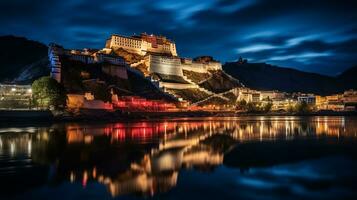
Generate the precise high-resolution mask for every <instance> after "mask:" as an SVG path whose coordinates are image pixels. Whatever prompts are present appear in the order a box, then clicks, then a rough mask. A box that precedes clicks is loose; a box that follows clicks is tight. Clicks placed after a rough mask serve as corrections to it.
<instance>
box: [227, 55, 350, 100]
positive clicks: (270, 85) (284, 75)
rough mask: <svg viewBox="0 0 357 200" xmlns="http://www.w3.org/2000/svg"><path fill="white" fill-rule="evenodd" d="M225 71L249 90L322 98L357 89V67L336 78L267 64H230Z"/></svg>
mask: <svg viewBox="0 0 357 200" xmlns="http://www.w3.org/2000/svg"><path fill="white" fill-rule="evenodd" d="M223 69H224V71H226V72H227V73H228V74H230V75H232V76H233V77H234V78H236V79H238V80H240V81H241V82H242V83H244V84H245V86H246V87H249V88H253V89H257V90H280V91H284V92H305V93H315V94H321V95H327V94H333V93H339V92H343V91H344V90H348V89H357V87H356V86H357V84H356V83H357V80H356V78H355V77H357V66H355V67H352V68H350V69H348V70H347V71H345V72H343V73H342V74H341V75H339V76H336V77H331V76H326V75H321V74H316V73H310V72H303V71H299V70H296V69H291V68H284V67H277V66H273V65H269V64H266V63H238V62H227V63H225V64H224V65H223Z"/></svg>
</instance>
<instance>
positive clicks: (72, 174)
mask: <svg viewBox="0 0 357 200" xmlns="http://www.w3.org/2000/svg"><path fill="white" fill-rule="evenodd" d="M75 179H76V177H75V175H74V173H73V172H71V175H70V177H69V180H70V181H71V183H73V182H74V180H75Z"/></svg>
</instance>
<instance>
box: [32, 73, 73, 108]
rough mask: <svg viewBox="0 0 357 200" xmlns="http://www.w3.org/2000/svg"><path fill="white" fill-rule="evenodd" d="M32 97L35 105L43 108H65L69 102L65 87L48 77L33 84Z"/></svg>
mask: <svg viewBox="0 0 357 200" xmlns="http://www.w3.org/2000/svg"><path fill="white" fill-rule="evenodd" d="M32 96H33V100H34V104H35V105H36V106H38V107H42V108H49V107H50V106H54V107H55V108H60V107H64V106H65V105H66V100H67V96H66V91H65V89H64V87H63V85H61V84H59V83H58V82H57V81H56V80H55V79H52V78H51V77H48V76H44V77H41V78H39V79H37V80H35V81H34V82H33V84H32Z"/></svg>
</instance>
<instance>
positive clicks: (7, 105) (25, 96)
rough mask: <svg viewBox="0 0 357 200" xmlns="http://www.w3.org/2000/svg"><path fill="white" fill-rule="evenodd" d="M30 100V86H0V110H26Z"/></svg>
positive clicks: (29, 106) (29, 105)
mask: <svg viewBox="0 0 357 200" xmlns="http://www.w3.org/2000/svg"><path fill="white" fill-rule="evenodd" d="M31 100H32V89H31V85H15V84H0V109H28V108H31V104H32V102H31Z"/></svg>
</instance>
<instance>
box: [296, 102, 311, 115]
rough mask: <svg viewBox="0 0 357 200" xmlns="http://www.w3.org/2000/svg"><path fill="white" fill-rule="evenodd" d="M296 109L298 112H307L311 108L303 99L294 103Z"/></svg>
mask: <svg viewBox="0 0 357 200" xmlns="http://www.w3.org/2000/svg"><path fill="white" fill-rule="evenodd" d="M296 111H297V112H298V113H309V112H311V108H310V106H309V104H307V103H306V102H305V101H303V102H300V103H298V104H296Z"/></svg>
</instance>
